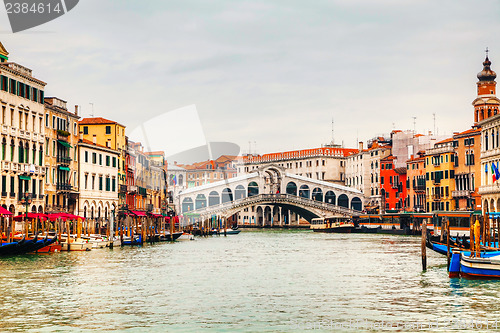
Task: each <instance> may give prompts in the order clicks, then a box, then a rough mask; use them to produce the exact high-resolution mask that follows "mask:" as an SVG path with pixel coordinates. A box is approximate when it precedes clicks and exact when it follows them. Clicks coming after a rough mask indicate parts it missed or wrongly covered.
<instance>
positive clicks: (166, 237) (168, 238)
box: [160, 231, 183, 241]
mask: <svg viewBox="0 0 500 333" xmlns="http://www.w3.org/2000/svg"><path fill="white" fill-rule="evenodd" d="M182 234H183V232H182V231H178V232H174V233H172V236H170V233H167V234H165V235H160V241H174V240H176V239H178V238H179V237H181V236H182Z"/></svg>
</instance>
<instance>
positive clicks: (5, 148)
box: [2, 137, 7, 161]
mask: <svg viewBox="0 0 500 333" xmlns="http://www.w3.org/2000/svg"><path fill="white" fill-rule="evenodd" d="M6 152H7V140H6V139H5V137H4V138H3V139H2V160H3V161H5V155H6Z"/></svg>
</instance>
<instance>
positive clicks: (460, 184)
mask: <svg viewBox="0 0 500 333" xmlns="http://www.w3.org/2000/svg"><path fill="white" fill-rule="evenodd" d="M453 139H454V140H455V190H454V191H453V192H452V196H453V199H454V200H455V208H456V209H457V210H468V211H471V210H480V207H481V199H480V195H479V186H480V185H481V184H480V177H481V176H480V175H481V163H480V162H479V160H478V157H479V156H481V130H480V129H479V128H477V127H474V128H472V129H470V130H467V131H464V132H461V133H457V134H455V135H454V136H453Z"/></svg>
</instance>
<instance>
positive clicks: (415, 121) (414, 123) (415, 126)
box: [412, 117, 417, 135]
mask: <svg viewBox="0 0 500 333" xmlns="http://www.w3.org/2000/svg"><path fill="white" fill-rule="evenodd" d="M412 118H413V135H415V134H417V130H416V128H417V117H412Z"/></svg>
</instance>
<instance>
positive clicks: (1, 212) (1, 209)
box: [0, 206, 12, 215]
mask: <svg viewBox="0 0 500 333" xmlns="http://www.w3.org/2000/svg"><path fill="white" fill-rule="evenodd" d="M0 215H12V213H11V212H9V211H8V210H7V209H5V208H3V207H2V206H0Z"/></svg>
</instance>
